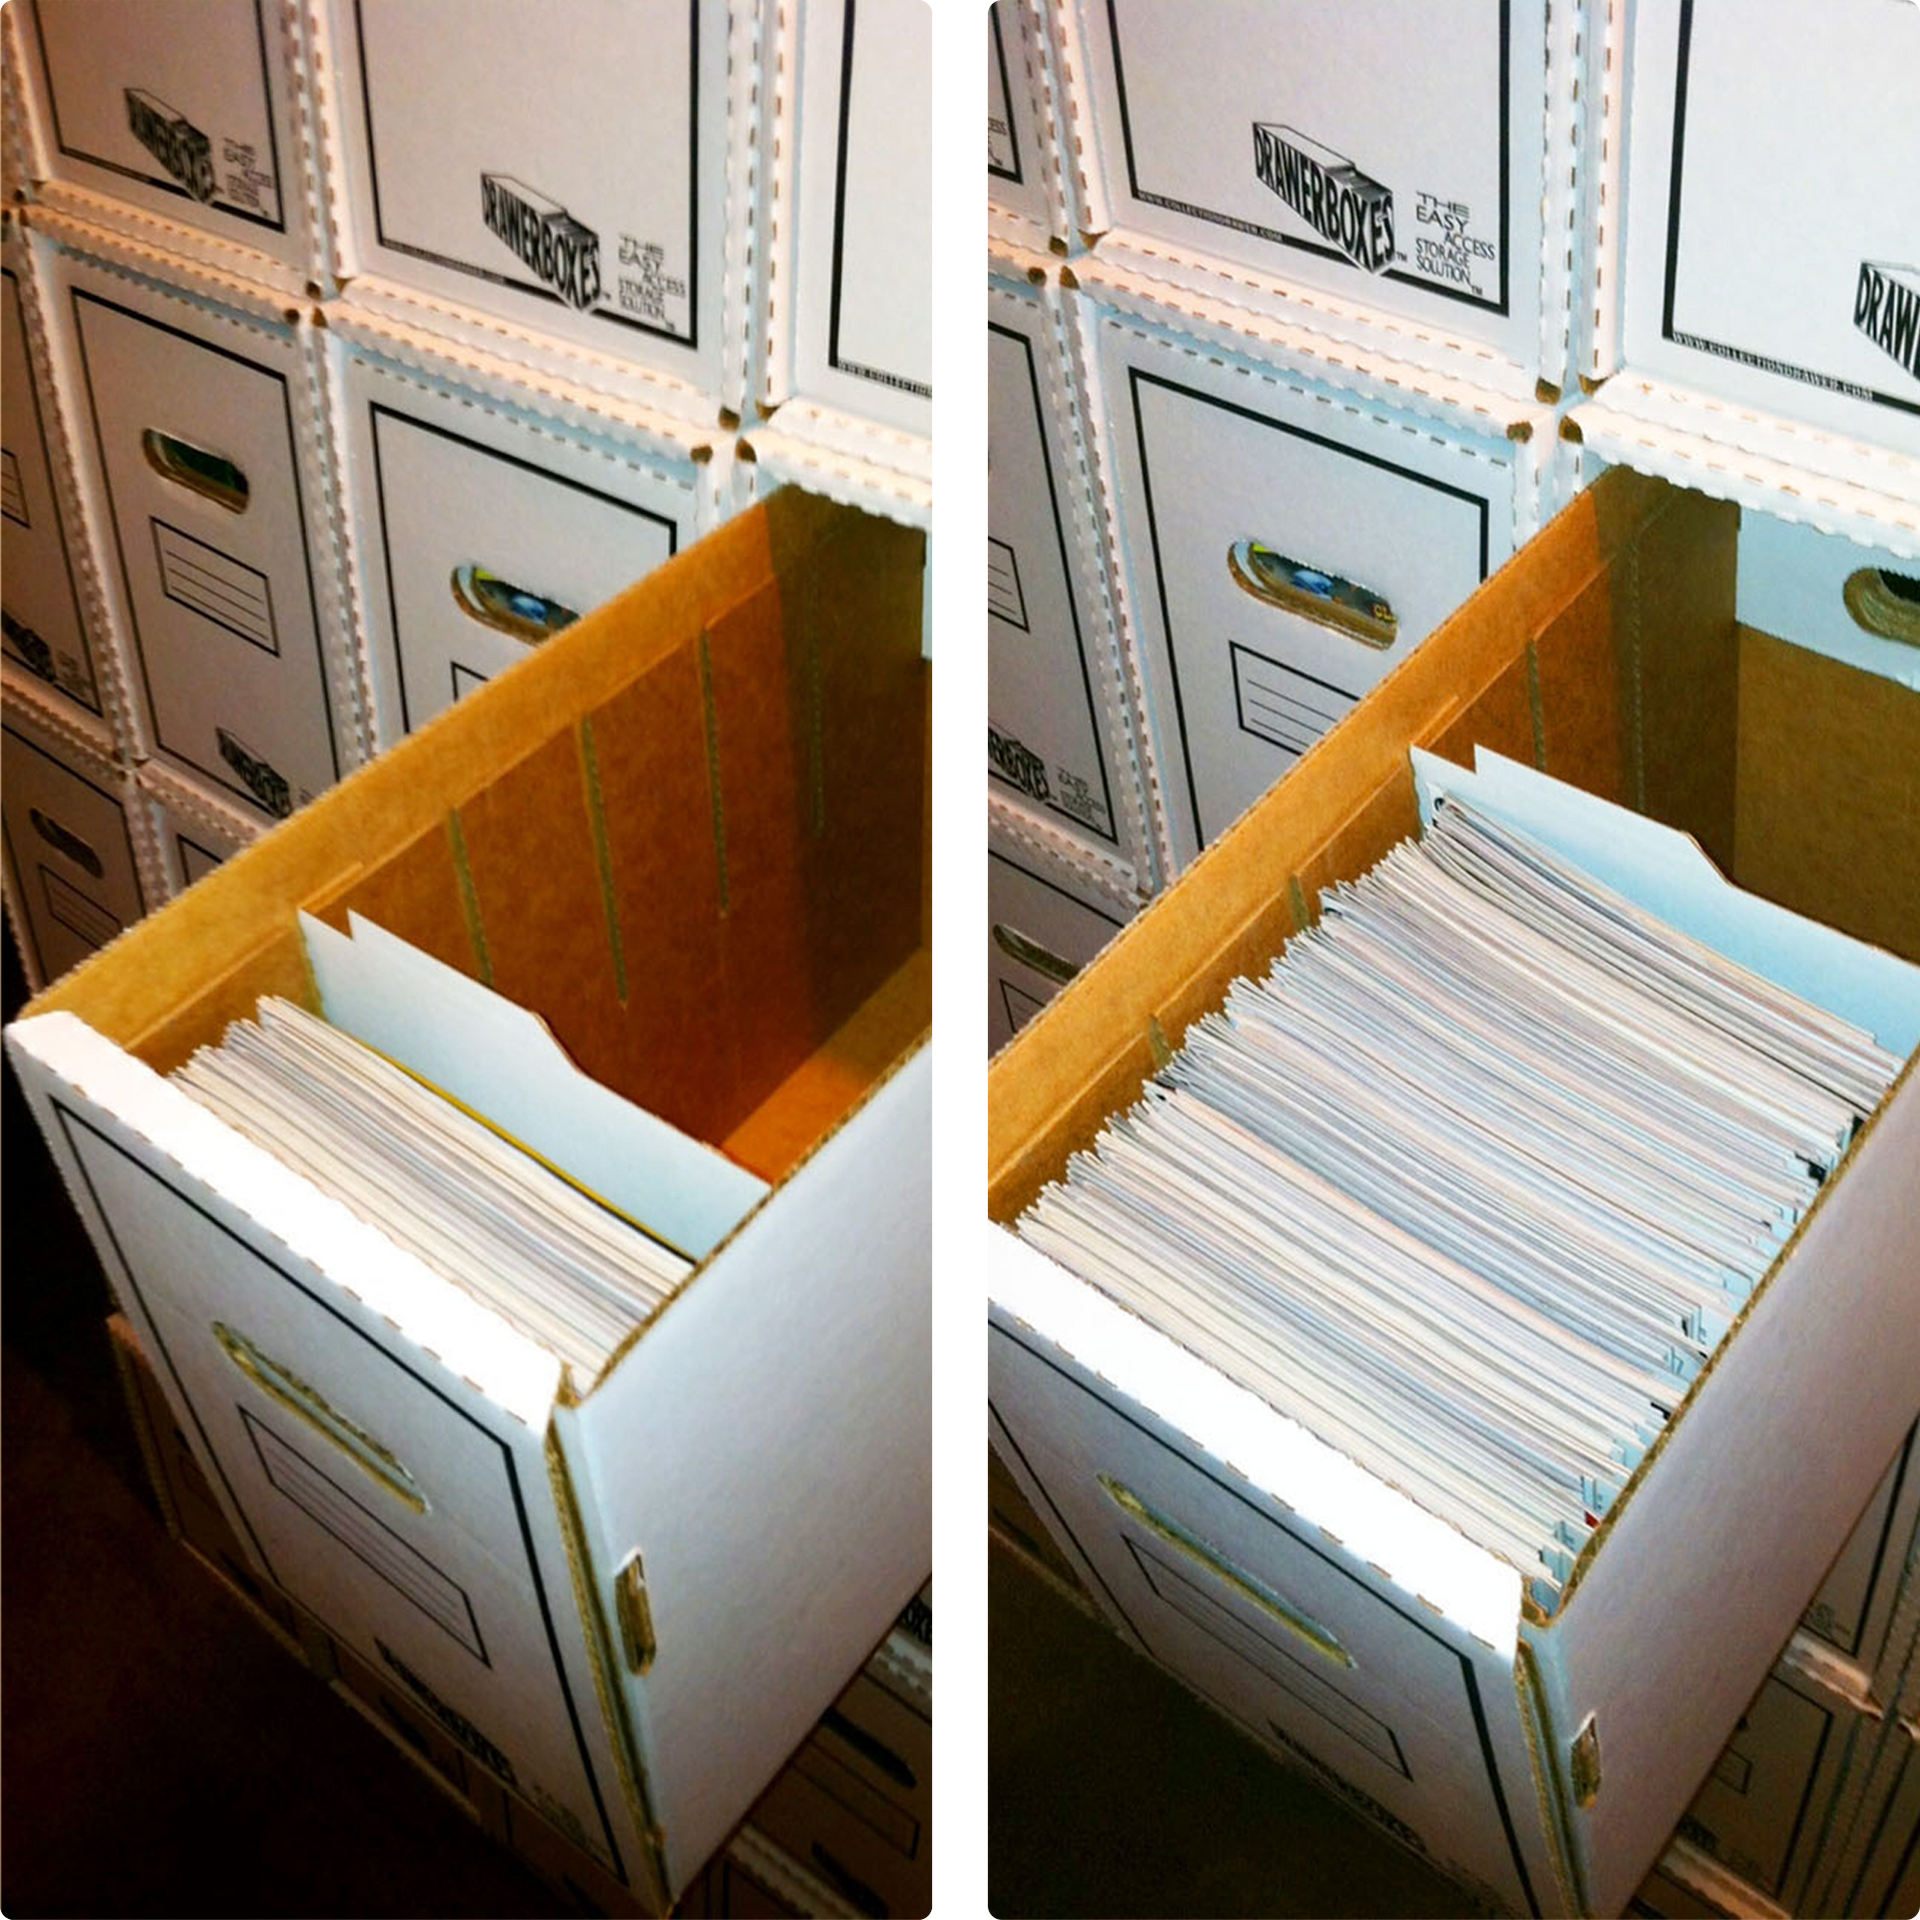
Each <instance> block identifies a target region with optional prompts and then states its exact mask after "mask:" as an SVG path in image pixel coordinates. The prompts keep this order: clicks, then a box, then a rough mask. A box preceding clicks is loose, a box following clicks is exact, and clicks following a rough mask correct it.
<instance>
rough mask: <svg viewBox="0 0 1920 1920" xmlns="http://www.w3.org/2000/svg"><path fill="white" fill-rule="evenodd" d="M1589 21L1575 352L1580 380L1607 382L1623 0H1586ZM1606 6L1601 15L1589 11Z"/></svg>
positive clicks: (1614, 324) (1615, 336)
mask: <svg viewBox="0 0 1920 1920" xmlns="http://www.w3.org/2000/svg"><path fill="white" fill-rule="evenodd" d="M1587 4H1588V8H1589V13H1590V19H1589V26H1588V32H1587V60H1586V71H1585V75H1584V81H1583V84H1584V86H1585V89H1586V107H1585V114H1586V127H1585V130H1584V134H1583V141H1584V145H1585V155H1584V160H1585V164H1584V167H1583V170H1582V171H1583V175H1584V178H1583V180H1582V183H1581V193H1580V199H1579V202H1578V207H1577V211H1578V213H1579V215H1580V232H1581V234H1582V236H1583V237H1584V240H1585V243H1586V246H1587V248H1588V250H1589V252H1588V260H1587V277H1586V284H1585V285H1584V286H1583V287H1582V289H1581V298H1580V305H1579V311H1578V313H1577V314H1576V316H1575V333H1574V352H1575V359H1576V363H1577V364H1579V365H1580V368H1581V377H1582V378H1583V379H1585V380H1590V381H1598V380H1604V379H1605V378H1606V377H1607V376H1608V375H1609V374H1610V373H1612V372H1613V371H1614V370H1615V369H1616V368H1617V367H1618V366H1619V364H1620V304H1621V292H1620V273H1621V261H1622V258H1623V252H1622V240H1623V238H1624V233H1625V223H1624V217H1623V214H1624V207H1625V202H1624V200H1623V199H1622V197H1621V195H1622V187H1623V184H1624V167H1625V155H1626V139H1625V133H1626V94H1627V89H1628V85H1629V80H1628V74H1627V46H1626V31H1627V25H1626V23H1627V0H1587ZM1602 10H1604V16H1605V17H1604V21H1602V20H1601V19H1598V18H1594V17H1591V16H1596V15H1599V14H1600V13H1601V12H1602Z"/></svg>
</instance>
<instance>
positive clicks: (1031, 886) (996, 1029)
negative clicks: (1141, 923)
mask: <svg viewBox="0 0 1920 1920" xmlns="http://www.w3.org/2000/svg"><path fill="white" fill-rule="evenodd" d="M1137 906H1138V901H1137V900H1135V899H1132V898H1129V897H1127V896H1124V895H1122V894H1119V893H1117V892H1116V891H1115V890H1113V889H1112V888H1111V887H1109V886H1106V885H1103V884H1102V881H1101V877H1100V875H1098V874H1097V873H1094V872H1090V871H1088V870H1087V869H1086V868H1085V867H1084V866H1076V865H1075V864H1074V863H1073V862H1071V861H1067V860H1062V859H1060V858H1059V857H1058V856H1057V855H1056V854H1055V853H1054V852H1053V850H1052V849H1051V848H1049V847H1048V846H1047V845H1046V843H1045V842H1044V841H1041V840H1037V839H1035V838H1034V836H1033V834H1032V833H1031V831H1030V830H1029V829H1028V828H1027V825H1026V822H1025V821H1024V820H1023V819H1021V818H1020V816H1019V815H1018V814H1016V813H1015V812H1014V811H1013V810H1012V809H1011V808H1003V807H1001V806H998V805H996V804H991V803H990V806H989V811H988V814H987V1051H988V1053H990V1054H992V1053H998V1052H999V1051H1000V1049H1001V1048H1002V1047H1003V1046H1005V1045H1006V1043H1007V1042H1008V1041H1009V1040H1011V1039H1012V1038H1013V1036H1014V1035H1015V1034H1016V1033H1017V1032H1018V1031H1019V1030H1020V1029H1021V1028H1022V1027H1023V1026H1025V1025H1026V1023H1027V1022H1028V1021H1029V1020H1031V1019H1032V1018H1033V1016H1034V1015H1035V1014H1036V1013H1038V1012H1039V1011H1040V1009H1041V1008H1042V1007H1043V1006H1045V1005H1046V1003H1047V1002H1048V1001H1049V1000H1051V999H1052V998H1053V996H1054V995H1055V994H1056V993H1058V992H1059V991H1060V989H1061V988H1062V987H1063V986H1064V985H1065V984H1066V983H1067V981H1069V980H1070V979H1072V978H1073V976H1074V975H1075V974H1076V973H1078V972H1079V971H1080V969H1081V968H1082V967H1083V966H1085V965H1086V964H1087V962H1088V961H1089V960H1091V959H1092V958H1093V957H1094V955H1095V954H1096V953H1098V952H1099V951H1100V949H1101V948H1102V947H1104V946H1105V945H1106V944H1107V942H1108V941H1109V940H1111V939H1112V938H1113V936H1114V935H1115V934H1116V933H1118V932H1119V931H1120V929H1121V928H1122V927H1124V926H1125V925H1126V924H1127V922H1128V920H1130V919H1131V918H1132V917H1133V914H1134V911H1135V909H1136V907H1137Z"/></svg>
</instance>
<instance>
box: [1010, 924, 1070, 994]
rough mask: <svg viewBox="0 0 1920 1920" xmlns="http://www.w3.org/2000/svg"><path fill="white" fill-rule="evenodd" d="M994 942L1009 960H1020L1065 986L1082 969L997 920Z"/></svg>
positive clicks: (1026, 965)
mask: <svg viewBox="0 0 1920 1920" xmlns="http://www.w3.org/2000/svg"><path fill="white" fill-rule="evenodd" d="M993 944H994V945H995V946H996V947H998V948H999V949H1000V951H1001V952H1002V953H1004V954H1005V955H1006V956H1007V958H1008V959H1009V960H1018V961H1019V962H1020V964H1021V965H1022V966H1023V967H1031V968H1032V969H1033V970H1034V972H1035V973H1037V974H1041V975H1043V976H1044V977H1045V978H1047V979H1049V980H1053V981H1057V982H1058V983H1059V984H1060V985H1061V986H1063V987H1064V986H1065V985H1066V984H1067V982H1068V981H1069V980H1071V979H1072V978H1073V976H1074V975H1075V974H1076V973H1078V972H1079V971H1080V969H1079V968H1078V967H1076V966H1075V965H1074V964H1073V962H1072V961H1071V960H1062V959H1061V958H1060V956H1059V955H1058V954H1057V953H1052V952H1049V951H1048V949H1047V948H1045V947H1043V946H1042V945H1041V944H1040V943H1039V941H1037V940H1030V939H1029V938H1028V937H1027V936H1026V935H1025V934H1024V933H1016V932H1015V931H1014V929H1013V928H1012V927H1006V926H1001V925H999V924H998V923H997V922H996V923H995V926H994V929H993Z"/></svg>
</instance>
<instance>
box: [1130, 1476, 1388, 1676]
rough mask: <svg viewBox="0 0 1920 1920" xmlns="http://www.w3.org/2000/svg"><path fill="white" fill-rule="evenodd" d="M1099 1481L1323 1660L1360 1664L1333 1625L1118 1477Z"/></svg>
mask: <svg viewBox="0 0 1920 1920" xmlns="http://www.w3.org/2000/svg"><path fill="white" fill-rule="evenodd" d="M1100 1484H1101V1485H1102V1486H1103V1487H1105V1488H1106V1490H1107V1496H1108V1498H1109V1499H1111V1500H1112V1502H1113V1503H1114V1505H1115V1506H1117V1507H1118V1508H1119V1509H1120V1511H1121V1512H1122V1513H1124V1514H1127V1515H1129V1516H1130V1517H1131V1518H1133V1519H1135V1520H1137V1521H1138V1522H1139V1523H1140V1524H1141V1525H1142V1526H1143V1527H1146V1528H1147V1529H1148V1530H1149V1531H1151V1532H1153V1533H1156V1534H1158V1535H1159V1537H1160V1538H1161V1539H1162V1540H1164V1541H1165V1542H1166V1543H1167V1545H1168V1546H1170V1547H1175V1548H1177V1549H1178V1550H1179V1551H1180V1552H1181V1553H1184V1554H1185V1555H1186V1556H1187V1558H1188V1559H1189V1560H1196V1561H1198V1562H1199V1564H1200V1565H1201V1566H1203V1567H1204V1568H1206V1570H1207V1571H1208V1572H1209V1573H1211V1574H1212V1575H1213V1576H1214V1578H1215V1579H1216V1580H1220V1581H1224V1582H1225V1584H1226V1585H1228V1586H1229V1587H1231V1588H1233V1590H1234V1591H1235V1592H1236V1593H1238V1594H1239V1595H1240V1596H1241V1597H1242V1598H1243V1599H1246V1600H1251V1601H1252V1602H1253V1604H1254V1605H1255V1606H1256V1607H1258V1608H1260V1610H1261V1611H1262V1612H1263V1613H1267V1614H1270V1615H1271V1616H1272V1617H1273V1618H1274V1619H1275V1620H1277V1621H1279V1623H1280V1624H1281V1625H1282V1626H1283V1627H1285V1628H1286V1629H1287V1631H1288V1632H1289V1633H1291V1634H1292V1635H1293V1636H1294V1637H1295V1638H1296V1639H1299V1640H1303V1641H1305V1642H1306V1644H1307V1645H1308V1646H1310V1647H1311V1648H1312V1649H1313V1650H1314V1652H1315V1653H1317V1654H1319V1656H1320V1657H1321V1658H1322V1659H1323V1660H1330V1661H1332V1662H1333V1664H1334V1665H1335V1666H1337V1667H1353V1666H1355V1665H1356V1664H1357V1662H1356V1661H1355V1660H1354V1657H1353V1655H1352V1654H1350V1653H1349V1652H1348V1651H1347V1650H1346V1648H1345V1647H1343V1646H1342V1645H1341V1644H1340V1642H1339V1640H1338V1639H1337V1638H1335V1636H1334V1634H1333V1631H1332V1629H1331V1628H1328V1627H1323V1626H1322V1625H1321V1624H1320V1622H1319V1621H1318V1620H1316V1619H1314V1618H1313V1617H1312V1615H1310V1614H1306V1613H1302V1612H1301V1610H1300V1609H1299V1608H1298V1607H1296V1606H1294V1605H1293V1604H1292V1602H1291V1601H1288V1600H1283V1599H1282V1598H1281V1597H1280V1596H1279V1595H1278V1594H1277V1593H1275V1592H1274V1590H1273V1589H1272V1588H1271V1587H1269V1586H1267V1585H1265V1584H1264V1583H1263V1582H1261V1581H1259V1580H1256V1579H1255V1578H1254V1577H1253V1575H1252V1574H1250V1573H1247V1572H1245V1571H1243V1570H1242V1569H1241V1568H1239V1567H1236V1566H1235V1565H1234V1564H1233V1562H1232V1561H1231V1560H1229V1559H1227V1558H1226V1556H1225V1555H1224V1554H1222V1553H1221V1552H1220V1551H1219V1550H1218V1549H1217V1548H1215V1547H1210V1546H1208V1545H1207V1543H1206V1542H1205V1541H1204V1540H1202V1539H1200V1538H1199V1536H1198V1535H1197V1534H1192V1533H1189V1532H1188V1531H1187V1529H1186V1528H1185V1527H1183V1526H1182V1525H1181V1524H1180V1523H1179V1521H1177V1520H1169V1519H1168V1518H1167V1516H1166V1515H1165V1514H1164V1513H1156V1512H1155V1511H1154V1510H1153V1508H1151V1507H1150V1506H1148V1505H1147V1503H1146V1502H1145V1501H1144V1500H1142V1499H1141V1498H1140V1496H1139V1495H1138V1494H1137V1493H1135V1492H1133V1491H1132V1489H1131V1488H1128V1487H1123V1486H1122V1485H1121V1484H1120V1482H1119V1481H1118V1480H1114V1479H1110V1478H1109V1477H1108V1476H1107V1475H1106V1474H1104V1473H1103V1474H1101V1476H1100Z"/></svg>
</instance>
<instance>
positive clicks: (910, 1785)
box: [820, 1707, 919, 1792]
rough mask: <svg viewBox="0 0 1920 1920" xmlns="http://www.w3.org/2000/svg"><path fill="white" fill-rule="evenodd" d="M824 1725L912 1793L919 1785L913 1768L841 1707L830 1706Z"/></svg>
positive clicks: (821, 1721) (824, 1717)
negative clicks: (849, 1717) (853, 1719)
mask: <svg viewBox="0 0 1920 1920" xmlns="http://www.w3.org/2000/svg"><path fill="white" fill-rule="evenodd" d="M820 1725H821V1727H822V1728H823V1729H824V1730H825V1731H826V1732H828V1733H831V1734H834V1735H835V1736H837V1737H838V1738H839V1739H841V1740H844V1741H845V1742H846V1743H847V1745H848V1746H850V1747H851V1748H852V1749H853V1750H854V1752H855V1753H857V1754H859V1755H861V1756H862V1757H863V1758H864V1759H866V1760H867V1761H869V1762H870V1763H871V1764H872V1765H873V1766H875V1767H877V1768H878V1769H879V1770H880V1771H881V1772H882V1773H884V1774H885V1775H886V1776H887V1778H888V1779H889V1780H892V1781H894V1782H895V1783H896V1784H897V1785H899V1786H903V1787H905V1788H906V1789H907V1790H908V1791H909V1792H911V1791H912V1790H913V1789H914V1787H916V1786H917V1785H918V1784H919V1782H918V1781H917V1780H916V1779H915V1778H914V1772H913V1769H912V1768H911V1767H910V1766H908V1765H907V1763H906V1762H905V1761H904V1760H903V1759H901V1757H900V1756H899V1755H898V1754H897V1753H895V1752H894V1750H893V1749H892V1748H891V1747H890V1746H888V1745H887V1743H886V1742H885V1741H884V1740H879V1739H876V1738H875V1737H874V1736H873V1735H872V1734H870V1733H869V1732H868V1731H867V1730H866V1728H865V1727H863V1726H860V1725H859V1724H858V1723H857V1722H855V1721H852V1720H849V1719H848V1718H847V1716H846V1715H845V1714H844V1713H842V1712H841V1711H840V1710H839V1709H838V1708H837V1707H829V1708H828V1709H827V1710H826V1712H825V1713H823V1714H822V1715H821V1716H820Z"/></svg>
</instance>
